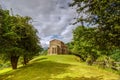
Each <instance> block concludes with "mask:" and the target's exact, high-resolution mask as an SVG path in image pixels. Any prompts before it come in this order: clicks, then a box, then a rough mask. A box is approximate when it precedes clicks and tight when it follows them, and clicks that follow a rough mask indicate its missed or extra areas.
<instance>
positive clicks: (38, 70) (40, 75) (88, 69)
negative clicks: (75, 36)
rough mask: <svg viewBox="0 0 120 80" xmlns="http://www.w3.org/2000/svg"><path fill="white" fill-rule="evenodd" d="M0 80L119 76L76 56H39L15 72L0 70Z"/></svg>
mask: <svg viewBox="0 0 120 80" xmlns="http://www.w3.org/2000/svg"><path fill="white" fill-rule="evenodd" d="M0 80H120V77H119V75H117V74H114V73H112V72H108V71H105V70H103V69H99V68H97V67H95V66H88V65H86V64H85V63H81V62H80V61H79V59H78V58H77V57H76V56H72V55H51V56H39V57H36V58H34V59H33V60H31V61H30V63H29V64H28V65H26V66H21V67H19V68H18V69H17V70H11V69H10V68H7V69H4V70H0Z"/></svg>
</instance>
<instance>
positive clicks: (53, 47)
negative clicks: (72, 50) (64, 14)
mask: <svg viewBox="0 0 120 80" xmlns="http://www.w3.org/2000/svg"><path fill="white" fill-rule="evenodd" d="M67 52H68V51H67V46H66V45H65V44H64V43H63V42H62V41H60V40H56V39H54V40H51V41H50V44H49V48H48V54H50V55H51V54H67Z"/></svg>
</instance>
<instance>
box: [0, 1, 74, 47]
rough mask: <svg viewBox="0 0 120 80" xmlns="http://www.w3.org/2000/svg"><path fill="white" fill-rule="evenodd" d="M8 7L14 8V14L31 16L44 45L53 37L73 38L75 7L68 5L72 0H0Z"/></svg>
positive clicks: (67, 40)
mask: <svg viewBox="0 0 120 80" xmlns="http://www.w3.org/2000/svg"><path fill="white" fill-rule="evenodd" d="M1 1H2V6H3V7H4V8H6V9H10V8H12V9H13V12H14V14H20V15H23V16H31V17H32V18H33V25H34V26H35V28H36V29H37V30H38V32H39V33H38V34H39V36H40V38H41V44H42V45H43V47H47V46H48V44H49V41H50V40H52V39H53V38H57V39H60V40H62V41H64V42H69V41H71V39H72V29H74V27H75V26H73V25H70V24H71V23H72V21H73V18H74V17H75V16H76V12H75V10H74V9H71V8H70V7H69V6H68V3H69V2H70V1H71V0H4V1H3V0H0V2H1Z"/></svg>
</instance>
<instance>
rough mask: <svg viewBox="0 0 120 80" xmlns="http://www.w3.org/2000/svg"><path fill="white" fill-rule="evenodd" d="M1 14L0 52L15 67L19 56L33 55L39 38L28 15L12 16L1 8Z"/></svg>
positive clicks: (37, 50) (37, 47) (36, 51)
mask: <svg viewBox="0 0 120 80" xmlns="http://www.w3.org/2000/svg"><path fill="white" fill-rule="evenodd" d="M1 14H2V22H1V27H0V30H1V33H0V36H1V38H0V42H1V43H0V49H1V50H0V52H1V53H3V55H4V56H5V57H6V58H7V59H10V61H11V65H12V68H13V69H16V68H17V63H18V59H19V57H20V56H24V57H25V56H28V55H31V56H34V55H35V54H36V53H38V52H39V50H40V48H41V46H40V43H39V38H38V37H37V34H36V30H35V29H34V27H33V26H32V24H30V23H29V21H30V19H31V18H30V17H22V16H19V15H16V16H13V15H10V14H9V11H8V10H2V12H1ZM25 60H26V58H25Z"/></svg>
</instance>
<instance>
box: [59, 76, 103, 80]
mask: <svg viewBox="0 0 120 80" xmlns="http://www.w3.org/2000/svg"><path fill="white" fill-rule="evenodd" d="M61 80H103V78H102V76H96V77H84V76H83V77H76V78H72V77H65V78H63V79H61Z"/></svg>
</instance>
